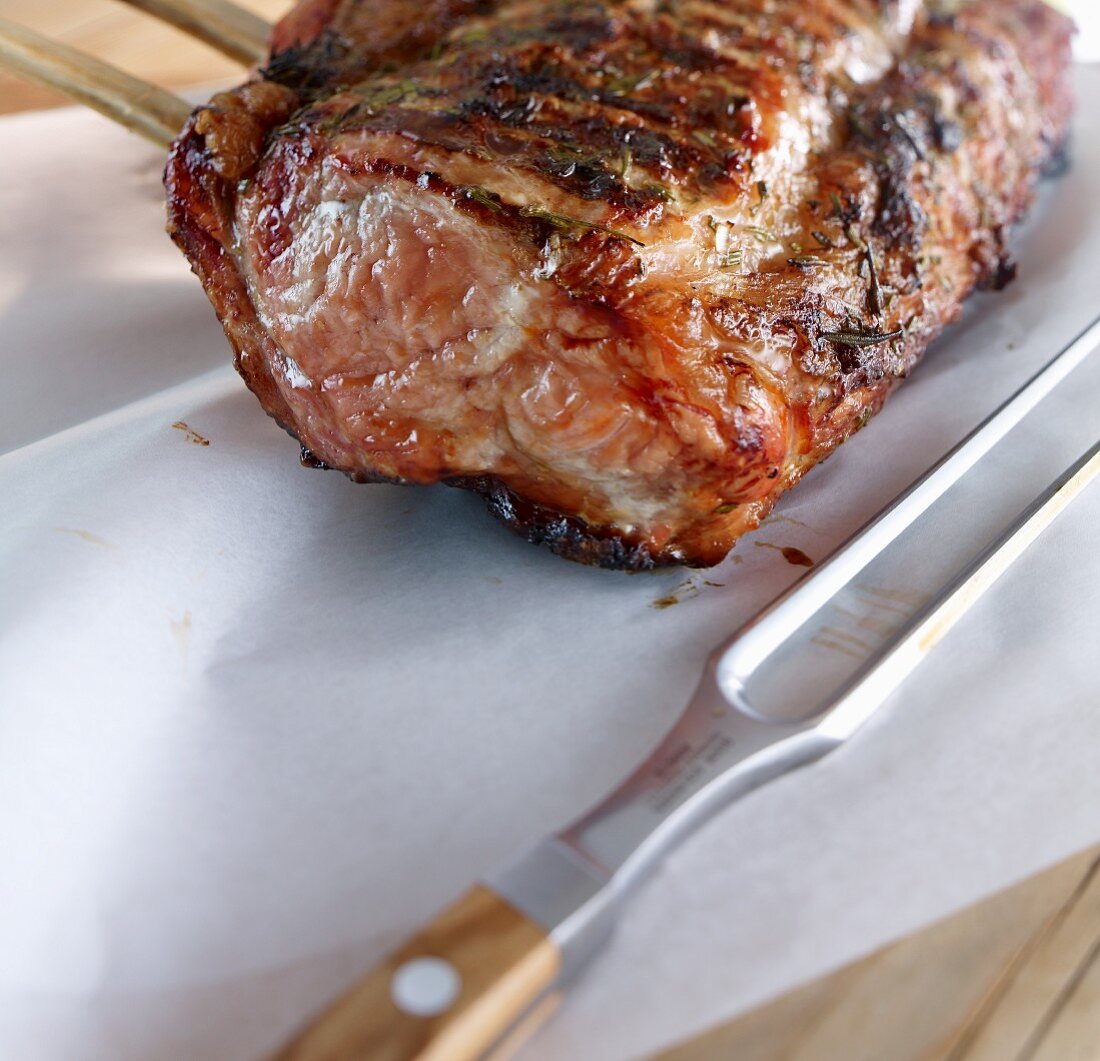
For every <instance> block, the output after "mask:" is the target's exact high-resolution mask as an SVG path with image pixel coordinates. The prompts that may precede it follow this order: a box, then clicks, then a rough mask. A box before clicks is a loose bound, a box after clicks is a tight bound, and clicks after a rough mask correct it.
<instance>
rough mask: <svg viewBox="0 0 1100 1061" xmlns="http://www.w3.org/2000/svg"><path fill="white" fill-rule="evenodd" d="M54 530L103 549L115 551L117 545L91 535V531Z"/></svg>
mask: <svg viewBox="0 0 1100 1061" xmlns="http://www.w3.org/2000/svg"><path fill="white" fill-rule="evenodd" d="M54 530H55V531H57V533H58V534H71V535H73V536H74V537H76V538H79V539H80V540H81V541H82V542H87V543H88V544H89V545H98V546H100V547H101V548H103V549H117V548H118V546H117V545H113V544H112V543H111V542H109V541H107V539H106V538H101V537H100V536H99V535H98V534H93V533H92V532H91V531H86V530H78V529H77V528H76V527H54Z"/></svg>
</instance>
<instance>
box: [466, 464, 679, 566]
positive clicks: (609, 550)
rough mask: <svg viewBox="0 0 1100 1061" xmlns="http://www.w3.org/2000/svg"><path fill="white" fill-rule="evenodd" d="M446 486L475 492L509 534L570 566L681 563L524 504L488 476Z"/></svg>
mask: <svg viewBox="0 0 1100 1061" xmlns="http://www.w3.org/2000/svg"><path fill="white" fill-rule="evenodd" d="M447 485H448V486H457V487H460V488H462V489H465V490H472V491H474V492H475V493H477V494H480V495H481V497H482V499H483V500H484V501H485V504H486V507H487V508H488V509H489V512H490V513H491V514H492V515H493V516H495V517H496V518H497V519H498V520H500V522H501V523H503V524H504V525H505V526H506V527H507V528H508V529H509V530H510V531H512V532H513V533H515V534H518V535H519V536H520V537H522V538H525V539H526V540H527V541H529V542H531V543H532V544H533V545H545V546H546V547H547V548H548V549H550V551H551V552H553V553H556V554H557V555H558V556H560V557H563V558H564V559H566V560H572V561H574V562H575V563H580V564H587V565H589V566H591V567H603V568H609V569H613V570H618V571H651V570H653V569H654V568H655V567H661V566H667V565H671V564H680V563H684V559H683V558H682V557H680V556H676V555H666V556H662V555H658V556H654V555H653V554H652V553H651V552H650V550H649V547H648V546H647V545H645V544H636V543H632V542H630V541H629V540H627V538H626V537H625V536H623V535H622V534H621V533H619V532H617V531H615V530H614V529H612V528H598V529H596V528H591V527H589V526H588V525H587V524H585V523H584V521H583V520H580V519H578V518H576V517H575V516H566V515H563V514H562V513H560V512H555V511H554V510H553V509H549V508H543V507H542V506H541V505H537V504H535V503H533V502H531V501H528V500H525V499H524V498H522V497H521V496H519V495H518V494H515V493H513V492H512V491H511V490H509V489H508V487H507V486H506V485H505V484H504V483H502V482H501V481H500V480H499V479H496V478H493V477H491V476H474V477H463V478H458V479H451V480H448V481H447ZM689 566H690V565H689Z"/></svg>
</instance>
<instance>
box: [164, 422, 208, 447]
mask: <svg viewBox="0 0 1100 1061" xmlns="http://www.w3.org/2000/svg"><path fill="white" fill-rule="evenodd" d="M172 426H173V427H174V428H175V429H176V430H177V431H182V432H183V434H184V437H185V438H186V439H187V441H188V442H193V443H194V444H195V445H196V446H209V445H210V439H208V438H206V437H205V436H204V435H200V434H199V433H198V432H197V431H196V430H195V429H194V428H193V427H191V426H190V425H189V424H187V423H185V422H184V421H183V420H177V421H176V422H175V423H174V424H173V425H172Z"/></svg>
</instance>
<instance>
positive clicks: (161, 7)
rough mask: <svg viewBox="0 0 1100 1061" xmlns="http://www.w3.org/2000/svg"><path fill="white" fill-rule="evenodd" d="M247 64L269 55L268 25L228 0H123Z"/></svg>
mask: <svg viewBox="0 0 1100 1061" xmlns="http://www.w3.org/2000/svg"><path fill="white" fill-rule="evenodd" d="M122 2H123V3H127V4H129V5H130V6H131V7H136V8H137V9H138V10H139V11H146V12H148V13H149V14H150V15H153V16H154V17H155V18H159V19H161V20H162V21H164V22H167V23H168V24H169V25H172V26H175V27H176V28H177V29H179V30H182V31H183V32H184V33H186V34H187V35H188V36H191V37H196V38H198V39H199V40H200V41H202V42H203V43H204V44H209V45H210V47H211V48H213V49H214V50H215V51H218V52H221V53H222V55H226V56H228V57H229V58H230V59H234V60H236V61H237V62H239V63H244V64H245V65H246V66H252V65H254V64H256V63H262V62H264V60H266V59H267V56H268V45H269V43H270V40H271V25H270V23H269V22H267V21H266V20H265V19H262V18H260V17H259V16H258V15H257V14H255V13H254V12H252V11H249V10H248V9H247V8H244V7H241V6H240V5H239V4H237V3H229V2H228V0H122Z"/></svg>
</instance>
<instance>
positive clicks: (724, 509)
mask: <svg viewBox="0 0 1100 1061" xmlns="http://www.w3.org/2000/svg"><path fill="white" fill-rule="evenodd" d="M735 508H737V502H736V501H727V502H725V504H721V505H719V506H718V507H717V508H716V509H715V510H714V514H715V515H716V516H728V515H729V514H730V513H731V512H732V511H733V510H734V509H735Z"/></svg>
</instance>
